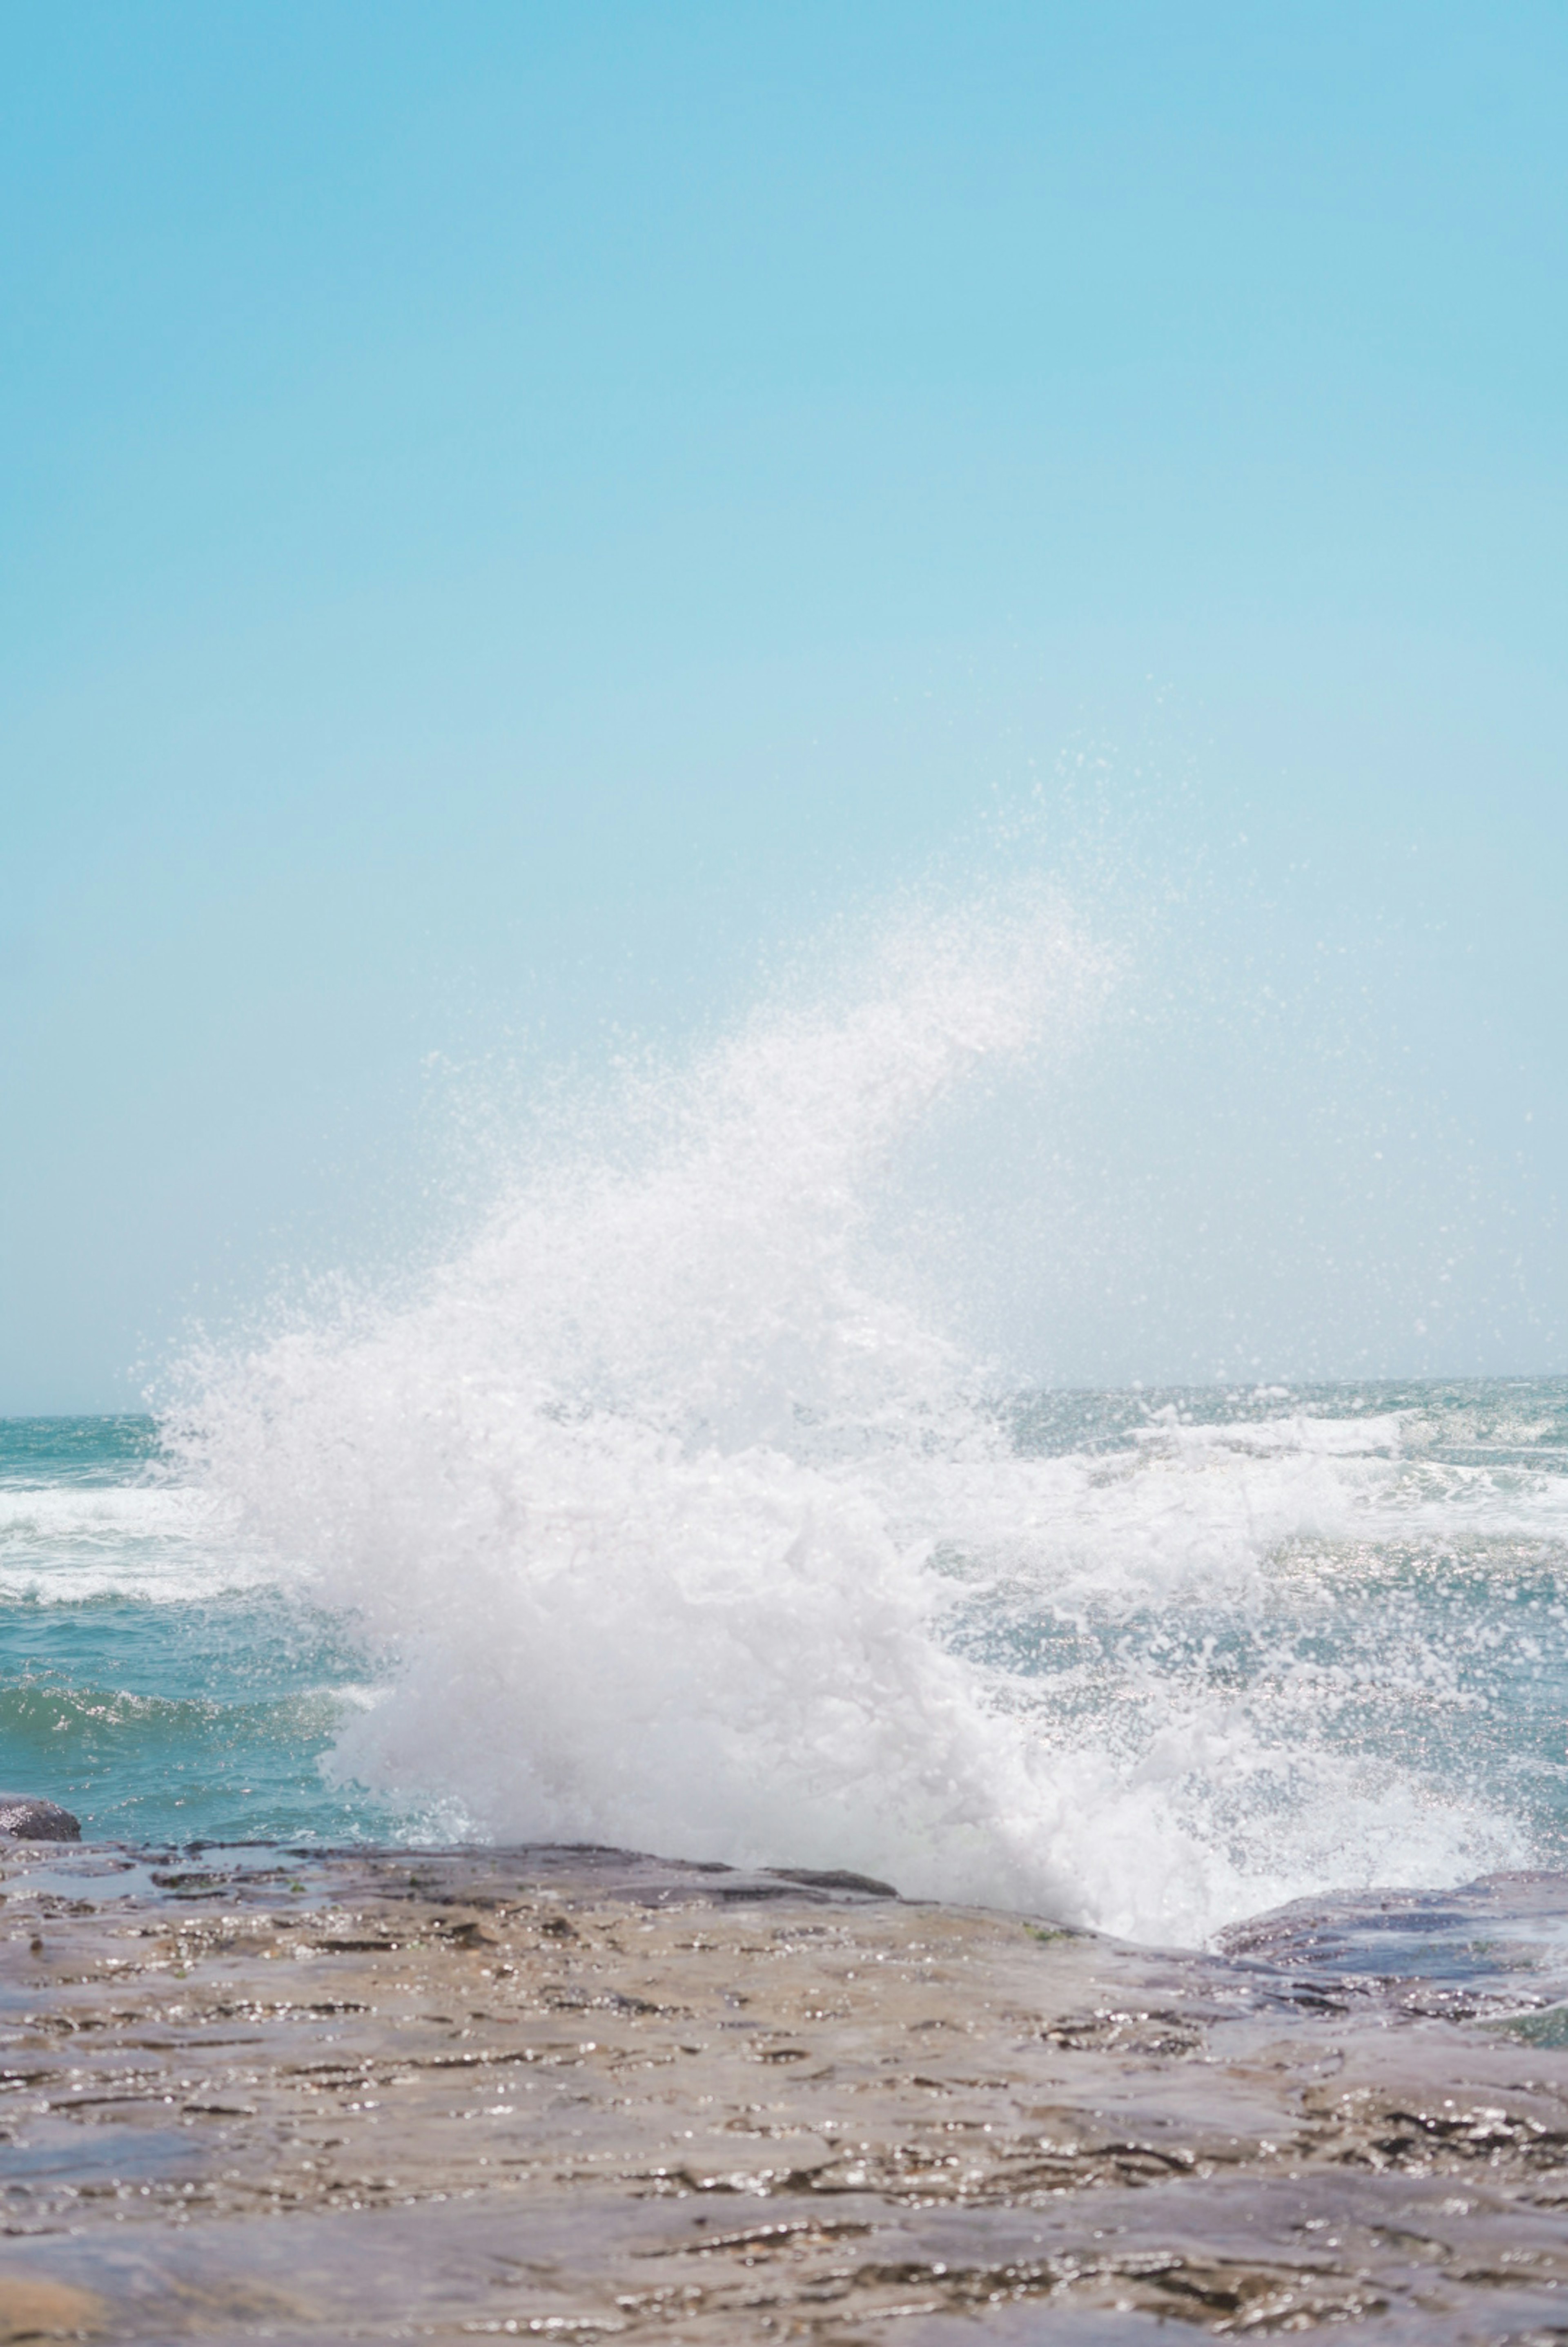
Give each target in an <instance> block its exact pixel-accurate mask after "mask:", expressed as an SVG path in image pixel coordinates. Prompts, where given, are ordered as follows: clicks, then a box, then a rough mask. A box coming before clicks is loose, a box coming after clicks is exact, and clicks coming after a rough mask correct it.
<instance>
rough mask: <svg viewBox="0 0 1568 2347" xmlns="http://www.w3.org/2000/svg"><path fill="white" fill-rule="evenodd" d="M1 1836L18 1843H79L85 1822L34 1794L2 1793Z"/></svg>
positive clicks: (54, 1802)
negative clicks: (8, 1837)
mask: <svg viewBox="0 0 1568 2347" xmlns="http://www.w3.org/2000/svg"><path fill="white" fill-rule="evenodd" d="M0 1834H10V1835H12V1836H13V1837H14V1838H15V1840H18V1841H80V1840H81V1838H82V1821H81V1819H79V1818H74V1817H73V1816H72V1815H71V1812H70V1811H69V1809H61V1807H60V1806H59V1803H58V1802H57V1801H40V1800H38V1799H35V1797H34V1796H33V1795H32V1794H31V1793H0Z"/></svg>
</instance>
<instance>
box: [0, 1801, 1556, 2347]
mask: <svg viewBox="0 0 1568 2347" xmlns="http://www.w3.org/2000/svg"><path fill="white" fill-rule="evenodd" d="M0 1876H3V1881H0V1890H3V1892H4V1902H3V1904H0V1931H3V1945H4V1951H5V1965H4V1981H3V1987H0V1996H3V2004H4V2033H5V2035H4V2059H3V2068H4V2086H5V2096H4V2106H3V2114H0V2124H3V2127H4V2137H3V2140H0V2175H3V2177H4V2183H5V2239H4V2242H3V2244H0V2340H5V2339H12V2340H16V2339H23V2338H28V2339H33V2338H64V2337H80V2338H86V2339H94V2338H103V2339H112V2340H116V2341H118V2340H127V2341H137V2340H157V2341H163V2340H183V2339H234V2340H239V2339H249V2338H257V2339H261V2338H265V2339H268V2340H270V2341H273V2342H305V2341H311V2342H320V2341H325V2340H334V2341H335V2340H354V2339H364V2340H391V2339H458V2338H482V2337H540V2336H550V2337H558V2338H562V2339H568V2340H571V2339H577V2340H585V2341H586V2340H594V2339H597V2338H612V2337H613V2338H617V2339H619V2338H624V2339H626V2340H627V2341H628V2342H636V2341H643V2340H659V2341H665V2342H693V2347H697V2342H712V2347H719V2342H745V2341H748V2340H753V2339H755V2340H759V2341H760V2340H768V2341H779V2340H799V2341H804V2342H817V2347H848V2343H849V2342H885V2341H888V2340H890V2339H896V2340H897V2341H898V2342H900V2347H938V2342H941V2347H958V2342H964V2347H985V2343H986V2342H1023V2341H1029V2342H1033V2341H1040V2340H1049V2341H1052V2342H1056V2341H1061V2342H1075V2341H1079V2340H1082V2341H1084V2342H1091V2341H1092V2342H1106V2343H1107V2347H1109V2342H1144V2341H1152V2340H1153V2339H1154V2337H1155V2334H1156V2330H1157V2329H1158V2328H1159V2326H1161V2325H1164V2326H1166V2327H1165V2329H1164V2330H1163V2331H1162V2332H1160V2335H1161V2336H1163V2337H1165V2338H1167V2339H1168V2338H1170V2337H1171V2336H1172V2326H1176V2325H1182V2326H1187V2328H1186V2332H1185V2334H1181V2333H1178V2334H1177V2335H1188V2336H1191V2335H1193V2334H1194V2333H1201V2332H1205V2331H1207V2332H1213V2333H1218V2334H1222V2335H1224V2334H1243V2333H1248V2332H1257V2333H1268V2332H1271V2331H1278V2332H1296V2331H1307V2330H1311V2329H1313V2328H1315V2327H1317V2326H1319V2325H1330V2324H1331V2325H1334V2326H1337V2327H1338V2326H1349V2332H1350V2334H1351V2335H1355V2336H1365V2337H1367V2338H1368V2339H1369V2340H1373V2339H1375V2340H1379V2341H1383V2340H1389V2341H1396V2340H1397V2341H1400V2342H1404V2341H1410V2342H1416V2341H1420V2342H1423V2347H1426V2342H1446V2341H1454V2342H1459V2341H1504V2340H1507V2341H1512V2342H1518V2347H1525V2342H1546V2341H1548V2340H1554V2341H1562V2340H1563V2339H1565V2338H1568V2027H1565V2026H1564V2020H1565V2015H1568V2006H1564V2005H1563V2004H1562V2003H1561V2002H1560V2001H1554V1999H1556V1998H1557V1997H1558V1996H1559V1994H1560V1983H1556V1982H1555V1975H1554V1973H1553V1970H1552V1965H1553V1963H1555V1962H1556V1956H1554V1955H1553V1951H1556V1952H1558V1953H1559V1954H1560V1952H1561V1949H1562V1945H1563V1934H1564V1928H1565V1925H1568V1884H1565V1883H1564V1882H1563V1879H1562V1878H1544V1877H1517V1876H1515V1877H1506V1878H1502V1877H1500V1878H1492V1880H1490V1881H1487V1882H1483V1883H1480V1884H1477V1885H1474V1886H1471V1889H1470V1890H1468V1891H1463V1892H1461V1893H1453V1894H1444V1896H1443V1898H1442V1899H1441V1901H1439V1900H1436V1899H1432V1900H1426V1901H1422V1900H1420V1899H1417V1898H1414V1897H1412V1896H1411V1895H1410V1894H1390V1895H1389V1896H1387V1897H1386V1898H1383V1899H1381V1900H1377V1899H1364V1900H1359V1901H1355V1900H1352V1901H1341V1902H1339V1903H1338V1904H1337V1905H1336V1904H1332V1903H1328V1904H1319V1905H1317V1906H1314V1907H1312V1908H1310V1909H1307V1908H1303V1909H1300V1910H1286V1911H1283V1912H1282V1913H1281V1914H1280V1915H1279V1916H1277V1917H1274V1918H1270V1919H1268V1922H1267V1923H1266V1924H1264V1925H1261V1926H1254V1927H1249V1929H1248V1930H1247V1931H1244V1932H1238V1933H1237V1935H1236V1937H1235V1941H1234V1942H1233V1944H1232V1946H1231V1947H1230V1949H1229V1951H1228V1952H1226V1953H1221V1954H1212V1955H1192V1954H1179V1953H1178V1954H1160V1953H1151V1952H1149V1951H1147V1950H1145V1949H1135V1948H1128V1947H1123V1946H1120V1945H1118V1944H1116V1943H1115V1942H1108V1941H1105V1940H1102V1939H1096V1938H1094V1937H1092V1936H1089V1935H1087V1934H1083V1933H1076V1932H1064V1931H1062V1930H1060V1929H1058V1928H1056V1927H1054V1926H1053V1925H1051V1924H1049V1923H1047V1922H1033V1921H1031V1920H1029V1919H1026V1918H1023V1917H1020V1916H1014V1915H1005V1914H997V1913H989V1912H982V1911H973V1910H965V1909H957V1908H949V1907H942V1906H932V1905H922V1904H919V1903H914V1902H906V1901H901V1900H899V1899H898V1898H896V1897H894V1896H892V1895H891V1894H889V1893H887V1892H886V1891H885V1890H884V1889H883V1888H882V1887H881V1886H878V1885H875V1884H867V1883H862V1882H860V1881H859V1880H858V1879H857V1878H855V1877H853V1876H809V1875H799V1874H797V1875H793V1876H785V1875H778V1874H753V1873H744V1872H738V1871H732V1870H725V1869H716V1868H703V1867H691V1866H681V1865H676V1864H667V1863H663V1862H660V1861H657V1860H652V1859H644V1858H637V1857H633V1856H629V1855H627V1854H626V1853H624V1852H617V1851H607V1850H509V1851H502V1850H462V1851H448V1852H441V1853H432V1852H428V1851H409V1850H402V1851H397V1850H380V1851H367V1850H357V1851H354V1850H351V1851H336V1852H320V1851H304V1850H300V1851H289V1850H278V1849H275V1848H265V1849H262V1848H248V1849H233V1848H223V1849H205V1850H189V1851H183V1852H178V1853H164V1854H148V1853H147V1852H133V1851H129V1850H118V1849H105V1848H101V1847H100V1848H92V1847H84V1848H80V1849H77V1848H74V1847H65V1848H60V1847H48V1846H43V1845H37V1844H30V1843H24V1842H11V1843H8V1844H0ZM1543 1951H1544V1953H1543ZM890 2326H891V2327H890Z"/></svg>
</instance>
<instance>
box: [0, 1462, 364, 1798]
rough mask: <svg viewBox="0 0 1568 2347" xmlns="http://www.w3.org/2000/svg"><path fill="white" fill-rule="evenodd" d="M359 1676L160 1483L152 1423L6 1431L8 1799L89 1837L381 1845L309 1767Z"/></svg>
mask: <svg viewBox="0 0 1568 2347" xmlns="http://www.w3.org/2000/svg"><path fill="white" fill-rule="evenodd" d="M365 1670H366V1659H365V1657H364V1655H363V1654H362V1653H361V1651H360V1650H359V1648H358V1647H357V1646H356V1645H355V1644H354V1642H353V1640H352V1639H351V1637H350V1636H349V1635H346V1634H345V1631H344V1629H343V1627H342V1626H341V1624H338V1623H335V1622H333V1621H332V1620H331V1619H330V1618H329V1617H328V1616H327V1615H325V1614H321V1613H320V1612H317V1611H315V1610H313V1609H311V1607H309V1606H306V1605H300V1604H298V1603H297V1602H293V1601H291V1600H290V1598H288V1597H287V1596H285V1595H284V1594H282V1593H281V1592H280V1590H279V1589H278V1588H277V1587H276V1586H274V1585H271V1584H270V1583H269V1581H268V1579H267V1578H266V1576H265V1574H264V1573H257V1572H256V1570H255V1569H254V1567H253V1566H251V1565H249V1564H248V1562H247V1560H246V1559H245V1557H244V1555H243V1553H238V1552H237V1549H236V1545H235V1543H234V1542H232V1541H231V1540H228V1539H226V1538H225V1537H224V1535H223V1532H221V1530H220V1529H219V1528H218V1527H216V1526H215V1525H214V1524H213V1523H212V1522H211V1521H210V1519H209V1514H208V1512H206V1511H205V1510H204V1509H203V1508H202V1506H201V1504H200V1501H199V1495H197V1494H195V1493H193V1492H191V1491H189V1490H188V1489H182V1488H181V1487H180V1486H179V1485H178V1484H177V1483H173V1482H171V1481H169V1479H168V1475H167V1471H166V1470H165V1468H164V1465H163V1462H162V1460H161V1459H160V1455H159V1449H158V1434H157V1429H156V1428H155V1426H154V1424H153V1422H152V1420H151V1419H145V1418H77V1419H10V1420H4V1421H0V1782H3V1784H4V1786H5V1788H7V1789H9V1788H15V1789H17V1790H21V1791H25V1792H37V1793H44V1794H46V1795H47V1797H48V1798H49V1799H53V1800H58V1801H62V1802H64V1803H65V1804H66V1807H67V1808H69V1809H74V1810H75V1811H76V1814H77V1815H78V1816H79V1817H80V1818H81V1819H82V1822H83V1828H84V1830H85V1831H86V1832H87V1834H88V1835H89V1836H92V1837H98V1838H103V1839H116V1840H129V1841H148V1842H161V1841H170V1840H178V1841H184V1840H197V1839H206V1838H211V1839H217V1840H249V1839H271V1838H274V1837H276V1838H280V1839H284V1840H310V1841H336V1840H358V1839H363V1838H367V1837H368V1838H371V1839H374V1840H382V1839H391V1838H395V1837H396V1836H397V1835H398V1834H399V1833H400V1831H404V1830H407V1829H408V1827H409V1824H410V1819H408V1817H407V1816H406V1814H400V1813H394V1812H393V1811H392V1809H388V1808H387V1807H386V1806H385V1805H382V1806H378V1805H376V1804H375V1803H374V1802H372V1800H371V1799H369V1798H368V1797H365V1796H363V1795H362V1794H360V1793H359V1792H357V1791H355V1790H354V1789H353V1788H345V1789H342V1790H337V1791H334V1790H332V1789H331V1788H329V1787H328V1786H327V1785H326V1784H325V1783H324V1781H323V1779H322V1776H321V1768H320V1766H319V1763H320V1760H321V1756H322V1754H323V1753H325V1752H326V1751H327V1750H328V1749H329V1748H330V1747H331V1742H332V1739H333V1737H334V1736H335V1735H336V1734H337V1732H338V1731H339V1729H340V1728H341V1725H342V1723H343V1720H344V1718H345V1716H346V1715H347V1713H348V1712H349V1711H350V1710H351V1709H352V1707H353V1706H354V1705H355V1703H356V1701H357V1700H358V1701H362V1700H363V1696H362V1694H361V1686H362V1682H363V1678H364V1673H365Z"/></svg>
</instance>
